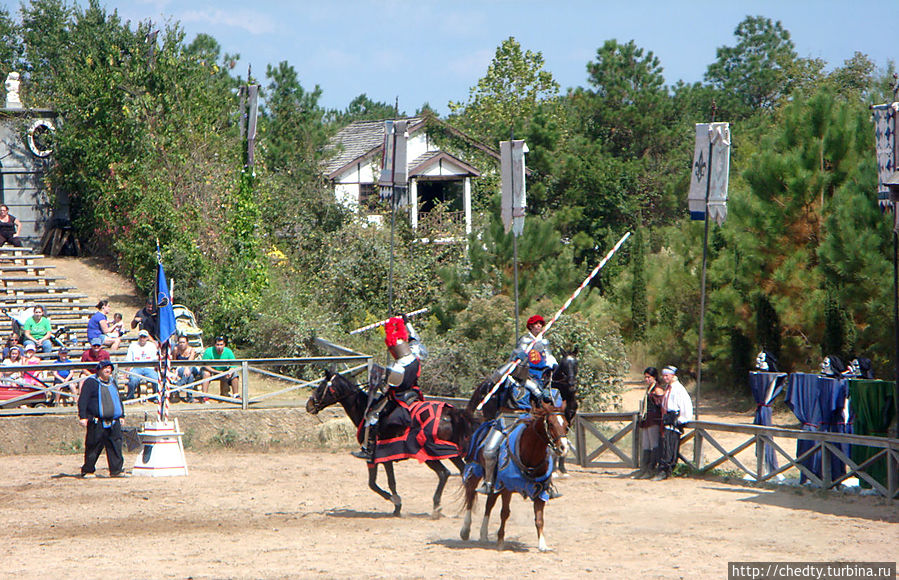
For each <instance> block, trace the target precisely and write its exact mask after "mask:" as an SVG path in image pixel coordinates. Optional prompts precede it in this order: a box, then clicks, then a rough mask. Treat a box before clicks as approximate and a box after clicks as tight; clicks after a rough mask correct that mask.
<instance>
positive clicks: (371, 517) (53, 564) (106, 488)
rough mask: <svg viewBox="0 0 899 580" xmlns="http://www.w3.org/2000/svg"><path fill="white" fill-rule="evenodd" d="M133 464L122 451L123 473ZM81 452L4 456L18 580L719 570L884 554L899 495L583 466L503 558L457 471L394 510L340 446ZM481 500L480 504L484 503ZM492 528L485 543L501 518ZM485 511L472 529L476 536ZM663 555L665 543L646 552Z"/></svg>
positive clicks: (413, 487) (414, 474) (407, 485)
mask: <svg viewBox="0 0 899 580" xmlns="http://www.w3.org/2000/svg"><path fill="white" fill-rule="evenodd" d="M133 461H134V454H126V462H128V464H130V463H132V462H133ZM79 465H80V457H78V456H76V455H60V456H46V455H39V456H7V457H0V470H2V471H3V472H4V473H5V474H6V475H5V477H4V478H3V481H2V483H0V490H2V491H0V525H2V526H3V527H4V528H5V529H6V530H8V532H9V533H8V535H7V539H6V541H5V545H6V550H5V553H4V555H3V572H2V575H3V576H6V577H16V578H53V577H58V578H61V577H66V578H69V577H73V578H311V577H324V578H346V577H352V578H369V577H376V578H434V577H450V578H455V577H459V578H480V577H499V578H520V577H534V578H537V577H556V578H583V577H598V578H722V577H726V574H727V562H728V561H742V560H753V561H758V560H781V561H783V560H804V561H834V560H846V561H851V560H880V561H885V560H895V559H896V554H897V553H899V535H897V534H896V530H897V527H896V524H897V523H899V503H896V502H893V503H890V502H889V501H887V500H884V499H879V498H875V497H835V496H833V495H831V494H823V493H819V492H814V491H810V490H795V489H794V490H767V489H759V488H751V487H745V486H743V485H739V484H728V483H722V482H719V481H713V480H700V479H688V478H676V479H672V480H668V481H665V482H647V481H635V480H632V479H629V478H628V477H626V474H627V470H583V469H580V468H577V467H573V468H572V469H571V470H570V472H571V476H570V477H569V478H567V479H564V480H561V481H560V482H559V488H560V489H561V490H562V492H563V493H564V495H563V497H561V498H559V499H557V500H553V501H552V502H550V503H549V504H548V506H547V510H546V520H547V523H546V535H547V541H548V543H549V545H550V547H552V548H554V550H553V551H551V552H548V553H541V552H539V551H538V550H537V549H536V533H535V530H534V526H533V523H532V518H533V514H532V509H531V504H530V502H526V501H524V500H523V499H521V498H520V497H516V498H514V499H513V502H512V516H511V518H510V523H509V526H508V529H507V543H506V549H504V550H502V551H500V550H497V549H496V548H495V546H494V545H493V544H492V543H488V544H483V543H480V542H478V541H462V540H460V539H459V528H460V527H461V516H460V514H459V513H458V509H457V506H458V505H459V501H458V497H457V496H456V494H455V491H456V490H458V488H459V478H458V477H453V478H451V479H450V482H449V485H448V488H447V494H446V496H445V509H444V513H445V514H446V515H445V516H444V517H442V518H440V519H437V520H432V519H431V517H430V514H429V512H430V508H431V506H430V495H431V493H432V491H433V486H434V483H435V481H436V479H435V477H434V476H433V474H432V473H431V472H430V470H428V469H427V468H426V467H424V466H422V465H418V464H416V463H414V462H408V461H407V462H404V463H401V464H400V465H399V466H398V472H397V479H398V483H399V487H400V493H401V494H403V497H404V516H403V517H401V518H393V517H390V516H389V513H390V511H391V510H390V508H391V506H390V504H388V503H387V502H385V501H384V500H382V499H380V498H379V497H378V496H376V495H375V494H374V493H372V492H370V491H368V490H367V489H366V487H365V468H364V464H363V463H362V462H361V461H359V460H358V459H355V458H353V457H351V456H349V455H348V454H347V453H346V452H328V451H307V452H288V453H236V452H227V451H219V452H207V453H191V452H188V465H189V467H190V475H188V476H186V477H173V478H147V477H132V478H130V479H110V478H107V477H103V476H105V475H106V473H107V471H106V469H105V463H104V459H102V458H101V461H100V464H99V465H100V466H101V469H99V470H98V473H99V474H100V475H101V477H99V478H97V479H93V480H81V479H79V478H77V477H75V476H74V475H75V474H77V473H78V469H79ZM479 505H482V504H479ZM496 516H498V514H495V517H494V521H493V522H492V524H491V533H490V539H491V542H492V541H493V540H495V537H496V526H497V525H498V521H497V520H496ZM479 525H480V524H479V518H478V517H476V518H475V524H474V529H473V536H474V537H477V533H478V530H479ZM654 546H655V547H658V548H654Z"/></svg>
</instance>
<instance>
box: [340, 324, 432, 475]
mask: <svg viewBox="0 0 899 580" xmlns="http://www.w3.org/2000/svg"><path fill="white" fill-rule="evenodd" d="M384 333H385V336H384V343H385V344H386V345H387V350H388V351H390V355H391V356H392V357H393V361H394V362H393V364H392V365H390V366H389V367H388V368H387V376H386V382H387V391H386V392H384V393H381V394H380V395H379V396H378V397H377V398H376V399H374V400H373V401H372V402H371V403H370V404H369V406H368V411H367V412H366V413H365V431H364V435H363V438H362V449H360V450H359V451H354V452H353V456H355V457H359V458H360V459H365V460H367V461H372V459H374V453H375V446H376V442H377V438H378V425H379V423H380V422H381V421H382V419H384V418H386V417H388V416H390V414H391V413H393V412H394V411H395V410H396V409H397V407H399V406H403V407H407V408H408V407H409V405H411V404H412V403H414V402H416V401H422V400H424V396H423V395H422V393H421V389H420V388H419V387H418V377H419V375H420V374H421V361H422V359H424V358H426V357H427V354H428V352H427V349H426V348H425V347H424V345H423V344H422V343H421V339H420V338H419V336H418V333H417V332H416V331H415V328H414V327H413V326H412V323H410V322H409V321H408V320H406V319H405V317H400V316H394V317H393V318H391V319H390V320H388V321H387V324H385V325H384Z"/></svg>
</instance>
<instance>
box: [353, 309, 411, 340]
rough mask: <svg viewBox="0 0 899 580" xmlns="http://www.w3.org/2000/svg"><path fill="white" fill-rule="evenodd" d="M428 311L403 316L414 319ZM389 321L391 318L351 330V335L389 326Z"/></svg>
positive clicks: (408, 313)
mask: <svg viewBox="0 0 899 580" xmlns="http://www.w3.org/2000/svg"><path fill="white" fill-rule="evenodd" d="M427 311H428V309H427V308H419V309H418V310H413V311H412V312H407V313H406V314H404V315H403V316H405V317H406V318H412V317H413V316H418V315H419V314H424V313H425V312H427ZM389 320H390V319H389V318H385V319H384V320H379V321H377V322H373V323H372V324H369V325H367V326H362V327H360V328H357V329H356V330H351V331H350V334H359V333H360V332H365V331H366V330H371V329H372V328H377V327H379V326H384V325H385V324H387V322H388V321H389Z"/></svg>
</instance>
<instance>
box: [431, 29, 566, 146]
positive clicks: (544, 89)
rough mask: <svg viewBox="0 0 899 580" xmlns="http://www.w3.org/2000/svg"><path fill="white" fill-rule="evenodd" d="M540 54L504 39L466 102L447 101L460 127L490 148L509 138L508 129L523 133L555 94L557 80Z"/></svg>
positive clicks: (555, 96) (557, 90)
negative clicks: (540, 106) (542, 103)
mask: <svg viewBox="0 0 899 580" xmlns="http://www.w3.org/2000/svg"><path fill="white" fill-rule="evenodd" d="M544 64H545V62H544V60H543V54H542V53H540V52H531V51H530V50H524V51H523V50H522V49H521V45H520V44H519V43H518V41H517V40H515V38H514V37H509V38H507V39H506V40H504V41H503V42H502V43H501V44H500V45H499V46H498V47H497V49H496V54H495V55H494V57H493V61H492V62H491V63H490V66H488V67H487V74H486V75H485V76H483V77H482V78H481V79H479V80H478V84H477V85H476V86H474V87H472V88H471V90H470V91H469V96H468V102H467V103H456V102H452V101H451V102H450V103H449V105H448V106H449V109H450V112H451V113H453V114H454V115H456V116H458V117H459V119H458V121H459V124H460V126H461V127H462V128H463V129H465V130H466V131H468V132H469V133H471V134H472V135H474V136H475V137H477V138H478V139H481V140H482V141H484V142H485V143H487V144H488V145H490V146H491V147H496V146H497V143H498V142H499V141H506V140H508V139H509V132H510V131H512V130H514V131H515V134H516V135H523V134H524V132H525V130H526V128H527V124H528V123H529V120H530V119H531V117H532V115H533V114H534V112H535V111H536V109H537V107H538V105H539V104H540V103H541V102H545V101H548V102H552V101H553V100H555V99H556V98H557V97H558V94H559V83H557V82H556V81H555V80H554V79H553V76H552V73H550V72H549V71H546V70H543V67H544Z"/></svg>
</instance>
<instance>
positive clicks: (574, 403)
mask: <svg viewBox="0 0 899 580" xmlns="http://www.w3.org/2000/svg"><path fill="white" fill-rule="evenodd" d="M577 356H578V348H577V347H575V348H574V349H573V350H572V351H571V352H566V351H562V356H561V357H560V358H559V366H557V367H556V368H555V369H554V370H553V372H552V379H551V381H550V383H549V384H550V387H552V388H553V389H556V390H557V391H559V395H560V396H561V397H562V401H563V402H564V403H565V420H566V421H568V424H569V425H573V424H574V418H575V416H576V415H577V409H578V400H577V368H578V359H577ZM494 382H495V381H492V380H490V379H487V380H485V381H484V382H482V383H481V384H480V385H478V386H477V387H475V390H474V392H472V394H471V398H470V399H469V400H468V405H467V406H466V409H468V410H469V411H470V412H471V413H474V414H476V409H477V406H478V405H479V404H480V402H481V401H482V400H483V399H484V397H485V396H486V395H487V393H489V392H490V389H492V388H493V384H494ZM501 396H502V395H501V392H497V393H494V394H493V396H492V397H490V400H488V401H487V402H486V403H485V404H484V406H483V407H482V408H481V411H480V413H481V414H482V415H483V417H484V419H486V420H490V419H495V418H496V417H497V416H498V415H502V414H510V413H511V414H515V413H518V412H519V411H518V410H516V409H509V408H507V407H504V406H500V404H501V402H500V398H501ZM556 470H557V471H559V472H560V473H561V474H562V477H568V475H567V474H568V470H567V469H566V468H565V457H560V458H559V460H558V462H557V463H556Z"/></svg>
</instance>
